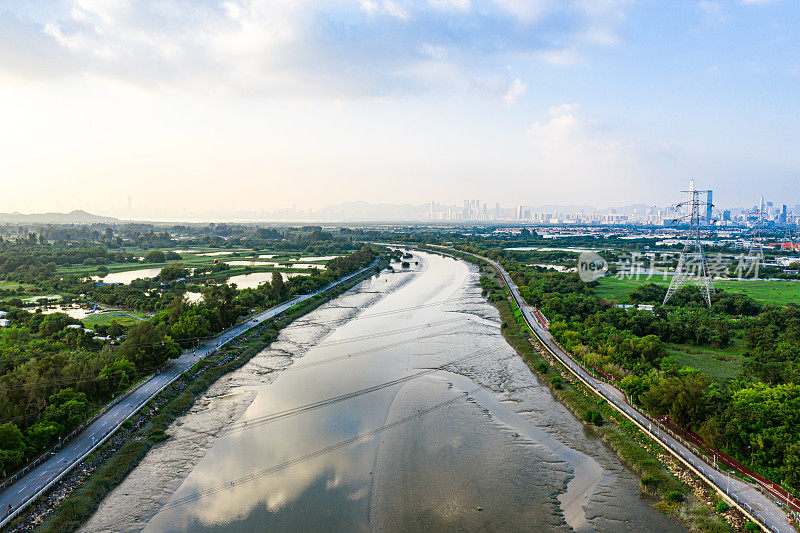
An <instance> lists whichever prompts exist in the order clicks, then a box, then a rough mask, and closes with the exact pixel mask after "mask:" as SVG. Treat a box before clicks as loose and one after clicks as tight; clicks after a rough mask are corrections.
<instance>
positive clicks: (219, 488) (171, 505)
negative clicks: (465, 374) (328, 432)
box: [159, 387, 480, 513]
mask: <svg viewBox="0 0 800 533" xmlns="http://www.w3.org/2000/svg"><path fill="white" fill-rule="evenodd" d="M478 390H480V387H476V388H474V389H472V390H469V391H467V392H465V393H464V395H465V396H466V397H469V396H471V395H472V394H473V393H475V392H476V391H478ZM461 399H462V396H461V395H458V396H456V397H454V398H450V399H449V400H445V401H443V402H440V403H437V404H435V405H432V406H430V407H427V408H425V409H422V410H419V411H417V412H416V413H414V414H412V415H409V416H406V417H403V418H400V419H398V420H395V421H394V422H391V423H389V424H384V425H382V426H380V427H378V428H375V429H373V430H370V431H367V432H365V433H360V434H358V435H356V436H354V437H351V438H349V439H345V440H342V441H339V442H337V443H335V444H332V445H330V446H326V447H325V448H321V449H319V450H316V451H314V452H311V453H307V454H305V455H301V456H300V457H296V458H294V459H290V460H288V461H284V462H283V463H279V464H277V465H274V466H271V467H269V468H265V469H263V470H258V471H256V472H252V473H250V474H247V475H246V476H242V477H239V478H236V479H233V480H231V481H229V482H227V483H222V484H219V485H216V486H214V487H210V488H208V489H204V490H201V491H198V492H195V493H193V494H189V495H187V496H184V497H183V498H179V499H177V500H173V501H171V502H167V503H166V504H165V505H164V506H163V507H162V508H161V511H159V513H160V512H163V511H167V510H170V509H175V508H177V507H180V506H182V505H186V504H187V503H191V502H194V501H197V500H199V499H200V498H203V497H204V496H212V495H214V494H217V493H220V492H224V491H226V490H228V489H231V488H233V487H236V486H239V485H243V484H245V483H249V482H250V481H254V480H256V479H258V478H261V477H265V476H269V475H271V474H274V473H276V472H280V471H281V470H285V469H287V468H289V467H292V466H295V465H298V464H301V463H304V462H306V461H310V460H311V459H316V458H317V457H321V456H323V455H326V454H328V453H330V452H333V451H336V450H339V449H342V448H345V447H347V446H349V445H351V444H355V443H357V442H361V441H364V440H367V439H370V438H372V437H374V436H376V435H379V434H380V433H383V432H384V431H388V430H390V429H393V428H395V427H398V426H400V425H403V424H406V423H408V422H411V421H414V420H417V419H419V418H422V417H423V416H425V415H427V414H430V413H432V412H434V411H436V410H438V409H441V408H443V407H446V406H448V405H451V404H453V403H455V402H457V401H459V400H461Z"/></svg>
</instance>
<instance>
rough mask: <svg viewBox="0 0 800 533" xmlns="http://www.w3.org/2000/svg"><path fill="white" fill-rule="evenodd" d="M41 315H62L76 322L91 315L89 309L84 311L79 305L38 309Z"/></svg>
mask: <svg viewBox="0 0 800 533" xmlns="http://www.w3.org/2000/svg"><path fill="white" fill-rule="evenodd" d="M37 309H41V310H42V313H43V314H45V315H47V314H50V313H64V314H66V315H69V316H70V317H72V318H74V319H76V320H83V319H84V318H86V317H87V316H89V315H91V314H93V313H92V310H91V309H84V308H83V307H81V306H79V305H48V306H47V307H39V308H37Z"/></svg>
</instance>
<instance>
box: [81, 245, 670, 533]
mask: <svg viewBox="0 0 800 533" xmlns="http://www.w3.org/2000/svg"><path fill="white" fill-rule="evenodd" d="M413 261H419V264H418V265H415V266H414V267H412V268H411V269H409V270H408V271H405V270H403V271H400V270H399V269H398V271H397V272H396V273H393V274H388V273H383V274H381V275H380V276H376V277H373V278H371V279H369V280H367V281H365V282H363V283H361V284H360V285H358V286H357V287H356V288H354V289H352V290H350V291H349V292H347V293H345V294H344V295H342V296H340V297H338V298H336V299H335V300H333V301H331V302H329V303H328V304H325V305H324V306H322V307H320V308H319V309H317V310H315V311H313V312H312V313H310V314H309V315H306V316H305V317H303V318H301V319H299V320H298V321H297V322H295V323H294V324H293V325H291V326H289V327H287V328H286V329H285V330H284V331H283V332H282V333H281V335H280V337H279V339H278V340H277V341H276V342H275V343H273V344H272V346H270V347H269V348H268V349H266V350H264V351H263V352H262V353H260V354H259V355H257V356H256V357H254V358H253V359H252V360H251V361H250V362H249V363H248V364H247V365H245V366H244V367H242V368H241V369H239V370H237V371H234V372H232V373H231V374H229V375H227V376H225V377H223V378H222V379H220V380H219V381H218V382H217V383H216V384H214V385H213V386H212V387H211V388H210V389H209V390H208V392H207V394H205V396H204V397H203V398H202V399H200V400H199V401H198V402H197V403H196V405H195V406H194V407H193V408H192V409H191V411H190V412H189V413H187V414H186V415H185V416H183V417H182V418H180V419H179V420H177V421H176V422H175V423H174V424H173V425H172V427H170V429H169V430H168V433H169V434H170V435H171V438H170V439H169V440H167V441H165V442H164V443H162V444H160V445H159V446H157V447H156V448H154V449H153V450H152V451H151V452H150V453H149V454H148V455H147V457H146V458H145V459H144V460H143V461H142V463H141V464H140V465H139V466H138V467H137V468H136V469H135V470H134V471H133V472H132V473H131V474H130V475H129V476H128V477H127V478H126V479H125V481H124V482H123V483H122V484H121V485H120V486H119V487H117V488H116V489H115V490H114V491H113V492H112V493H111V494H109V496H108V497H106V498H105V500H104V501H103V502H102V504H101V506H100V508H99V510H98V512H97V513H95V515H94V516H93V517H92V518H91V519H90V520H89V522H88V523H87V524H85V526H84V528H83V529H84V531H137V530H142V529H144V530H145V531H274V530H287V531H289V530H290V531H421V530H428V531H430V530H434V531H435V530H448V531H451V530H459V531H485V530H494V531H565V530H570V529H574V530H579V531H583V530H589V531H591V530H596V531H624V530H630V531H642V530H646V531H676V530H681V526H680V525H679V524H678V523H676V522H674V521H673V520H671V519H669V518H667V517H665V516H663V515H662V514H660V513H658V512H657V511H655V510H654V509H652V508H651V505H652V503H653V502H652V501H650V500H649V499H648V498H646V497H644V496H642V495H641V494H640V491H639V489H638V480H637V479H636V477H635V476H634V475H633V474H632V473H630V472H629V471H628V470H626V469H625V468H624V467H622V466H621V465H620V463H619V461H618V460H617V458H616V457H615V456H614V455H613V454H612V453H611V452H610V451H609V450H608V449H606V448H605V447H604V446H603V445H602V443H601V442H600V441H599V439H597V438H596V437H594V436H593V435H592V434H591V432H590V431H588V430H586V429H585V428H584V427H583V425H582V424H581V423H580V422H579V421H578V420H576V419H575V417H574V416H573V415H572V414H571V413H570V412H569V411H567V409H566V408H564V407H563V406H562V405H561V404H559V403H558V402H557V401H555V400H554V399H553V397H552V396H551V394H550V392H549V390H548V389H547V387H546V386H544V385H542V384H541V383H539V382H538V380H537V379H536V377H535V376H534V375H533V374H532V373H531V372H530V371H529V370H528V369H527V367H526V366H525V364H524V363H523V362H522V361H521V360H520V359H519V357H517V356H516V354H515V353H514V351H513V350H512V349H511V348H510V347H509V346H508V344H507V343H506V342H505V340H504V339H503V337H502V334H501V332H500V320H499V316H498V313H497V311H496V309H494V307H492V306H491V305H490V304H489V303H487V302H486V301H485V299H484V298H482V297H481V295H480V289H479V288H478V287H477V286H476V283H477V280H478V273H477V271H476V270H475V269H474V268H473V267H471V266H468V265H467V264H465V263H462V262H459V261H455V260H453V259H449V258H443V257H439V256H434V255H428V254H415V257H414V260H413ZM413 264H414V263H413V262H412V265H413Z"/></svg>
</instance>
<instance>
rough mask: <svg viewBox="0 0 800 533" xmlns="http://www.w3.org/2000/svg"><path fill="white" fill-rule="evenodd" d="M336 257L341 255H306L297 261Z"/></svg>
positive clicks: (327, 259)
mask: <svg viewBox="0 0 800 533" xmlns="http://www.w3.org/2000/svg"><path fill="white" fill-rule="evenodd" d="M337 257H342V256H341V255H320V256H313V255H312V256H308V257H301V258H300V259H298V261H330V260H331V259H336V258H337Z"/></svg>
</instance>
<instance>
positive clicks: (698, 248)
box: [664, 180, 714, 307]
mask: <svg viewBox="0 0 800 533" xmlns="http://www.w3.org/2000/svg"><path fill="white" fill-rule="evenodd" d="M681 192H683V193H687V194H688V195H689V200H688V201H686V202H681V203H679V204H677V205H676V206H675V208H676V210H679V209H680V208H682V207H687V208H688V213H687V214H686V215H684V216H683V217H681V218H678V219H676V221H681V220H685V221H687V222H688V223H689V233H690V236H689V241H688V242H687V243H686V244H684V246H683V250H681V255H680V257H679V258H678V267H677V268H676V269H675V274H674V275H673V276H672V281H671V282H670V284H669V289H668V290H667V295H666V296H664V304H666V303H667V301H668V300H669V299H670V298H672V296H673V295H674V294H675V293H676V292H678V291H679V290H681V289H682V288H683V287H684V286H685V285H686V284H687V283H694V284H695V285H697V286H698V287H699V288H700V294H702V295H703V299H704V300H705V301H706V305H708V306H709V307H711V295H713V294H714V281H713V280H712V278H711V276H709V275H708V269H707V267H706V256H705V254H704V253H703V245H702V244H701V243H700V223H701V222H702V220H703V219H704V218H707V217H706V216H705V215H704V213H707V212H708V211H709V210H710V208H711V207H713V205H712V204H710V203H708V202H707V201H703V200H701V198H702V197H706V198H707V197H708V196H707V195H708V191H707V190H697V189H695V188H694V180H691V181H689V190H688V191H681ZM701 207H702V208H703V209H701ZM709 222H710V221H709Z"/></svg>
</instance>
